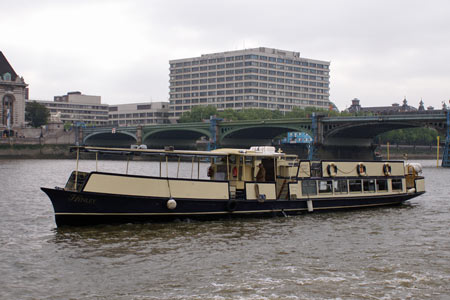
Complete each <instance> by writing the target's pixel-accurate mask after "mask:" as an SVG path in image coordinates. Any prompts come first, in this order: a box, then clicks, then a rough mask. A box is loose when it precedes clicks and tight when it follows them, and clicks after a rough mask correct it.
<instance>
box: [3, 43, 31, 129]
mask: <svg viewBox="0 0 450 300" xmlns="http://www.w3.org/2000/svg"><path fill="white" fill-rule="evenodd" d="M27 97H28V88H27V84H26V83H25V81H24V79H23V78H22V77H19V76H18V75H17V74H16V72H15V71H14V69H13V68H12V67H11V65H10V64H9V62H8V60H7V59H6V57H5V56H4V55H3V53H2V52H1V51H0V130H1V131H3V130H6V129H8V131H9V130H12V131H13V132H14V131H16V130H18V129H19V128H23V127H24V126H25V100H26V99H27ZM2 134H3V132H2ZM0 136H1V135H0Z"/></svg>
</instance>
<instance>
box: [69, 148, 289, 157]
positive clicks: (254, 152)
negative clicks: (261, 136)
mask: <svg viewBox="0 0 450 300" xmlns="http://www.w3.org/2000/svg"><path fill="white" fill-rule="evenodd" d="M255 148H258V147H252V148H251V149H236V148H222V149H216V150H212V151H197V150H173V149H171V148H169V147H168V148H166V149H143V148H110V147H95V146H74V147H71V148H70V151H77V150H78V151H80V152H92V153H102V154H117V155H142V154H143V155H164V156H165V155H167V156H172V155H173V156H210V157H211V156H228V155H241V156H260V157H286V156H288V157H291V156H292V157H296V155H286V154H285V153H282V152H274V151H269V152H267V151H262V150H261V149H255Z"/></svg>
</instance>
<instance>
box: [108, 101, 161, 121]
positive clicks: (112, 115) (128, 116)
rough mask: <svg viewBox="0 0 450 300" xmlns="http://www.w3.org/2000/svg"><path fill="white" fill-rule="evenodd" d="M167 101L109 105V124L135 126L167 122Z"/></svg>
mask: <svg viewBox="0 0 450 300" xmlns="http://www.w3.org/2000/svg"><path fill="white" fill-rule="evenodd" d="M168 117H169V103H168V102H144V103H130V104H119V105H110V106H109V125H111V126H136V125H149V124H166V123H169V118H168Z"/></svg>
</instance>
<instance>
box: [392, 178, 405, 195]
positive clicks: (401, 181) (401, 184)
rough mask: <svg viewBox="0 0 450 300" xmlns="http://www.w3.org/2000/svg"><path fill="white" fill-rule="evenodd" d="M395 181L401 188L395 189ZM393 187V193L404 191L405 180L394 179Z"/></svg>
mask: <svg viewBox="0 0 450 300" xmlns="http://www.w3.org/2000/svg"><path fill="white" fill-rule="evenodd" d="M394 180H395V182H396V183H397V182H399V183H400V188H394ZM391 187H392V191H393V192H399V191H403V180H402V179H401V178H392V179H391Z"/></svg>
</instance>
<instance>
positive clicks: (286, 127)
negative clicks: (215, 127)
mask: <svg viewBox="0 0 450 300" xmlns="http://www.w3.org/2000/svg"><path fill="white" fill-rule="evenodd" d="M290 131H294V132H305V133H308V134H309V135H311V136H312V131H311V126H310V125H308V126H299V125H295V124H257V125H246V126H236V127H227V126H223V127H222V128H221V134H220V140H219V142H220V144H221V145H222V146H228V145H229V146H234V145H235V144H240V145H242V144H243V142H244V141H245V145H243V146H252V145H253V146H254V145H270V144H271V143H272V140H273V138H275V137H277V136H279V135H280V134H283V133H287V132H290Z"/></svg>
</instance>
